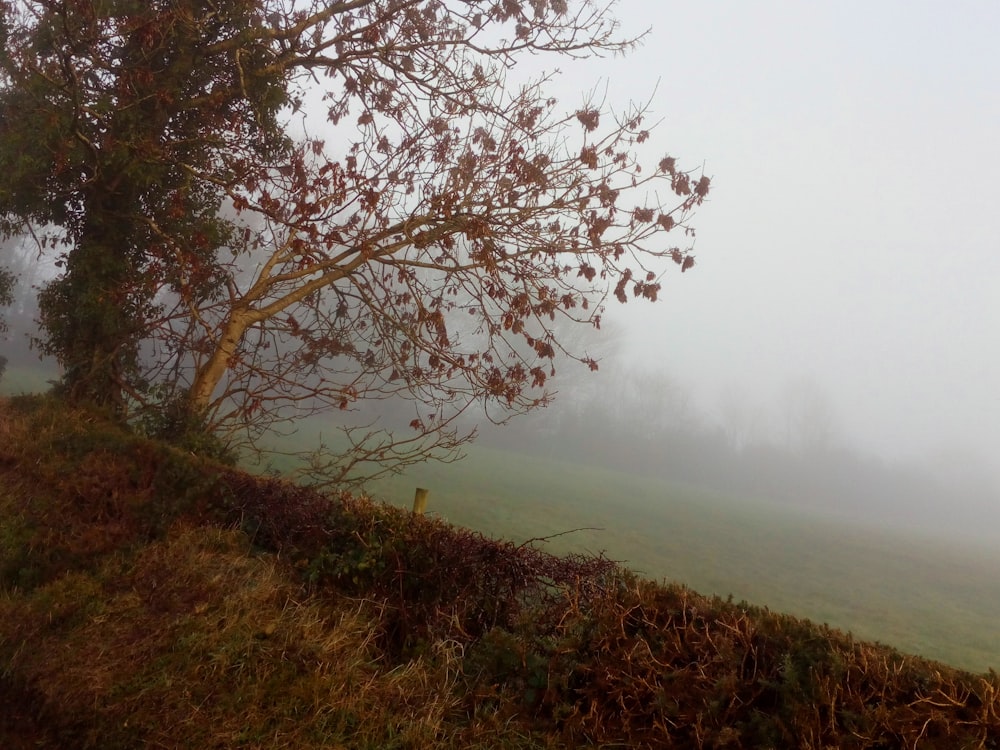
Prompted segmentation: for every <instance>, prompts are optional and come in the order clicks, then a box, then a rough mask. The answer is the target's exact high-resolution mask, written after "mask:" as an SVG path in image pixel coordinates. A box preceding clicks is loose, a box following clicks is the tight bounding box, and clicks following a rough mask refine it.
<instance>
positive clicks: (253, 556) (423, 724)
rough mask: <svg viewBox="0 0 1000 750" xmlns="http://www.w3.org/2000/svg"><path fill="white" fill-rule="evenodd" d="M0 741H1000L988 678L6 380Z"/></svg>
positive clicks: (492, 744) (356, 744)
mask: <svg viewBox="0 0 1000 750" xmlns="http://www.w3.org/2000/svg"><path fill="white" fill-rule="evenodd" d="M0 591H2V594H0V665H2V667H0V747H4V748H18V747H47V748H75V747H80V748H82V747H95V748H98V747H99V748H130V747H138V746H151V747H171V748H172V747H217V748H228V747H240V748H250V747H259V748H265V747H266V748H280V747H287V748H310V747H317V748H319V747H327V748H330V747H333V748H337V747H351V748H446V747H453V748H477V747H481V748H487V747H489V748H529V747H549V748H554V747H577V746H581V745H588V744H590V745H597V746H605V747H608V746H617V747H622V746H625V747H650V748H654V747H666V746H671V747H702V748H722V747H728V748H742V747H746V748H750V747H811V748H822V747H845V748H862V747H886V748H888V747H917V748H959V747H969V748H988V747H997V746H1000V697H998V690H1000V678H998V677H997V675H995V674H992V673H991V674H989V675H983V676H975V675H971V674H968V673H964V672H960V671H957V670H953V669H950V668H948V667H945V666H943V665H940V664H935V663H933V662H928V661H925V660H922V659H917V658H912V657H907V656H905V655H902V654H899V653H897V652H895V651H893V650H890V649H887V648H884V647H881V646H877V645H873V644H869V643H864V642H860V641H857V640H855V639H853V638H851V637H850V636H849V635H846V634H843V633H840V632H837V631H833V630H830V629H827V628H823V627H818V626H815V625H813V624H811V623H809V622H807V621H804V620H799V619H795V618H792V617H788V616H783V615H780V614H776V613H772V612H769V611H767V610H763V609H757V608H752V607H747V606H741V605H738V604H734V603H728V602H723V601H721V600H719V599H711V598H706V597H701V596H699V595H697V594H696V593H694V592H692V591H690V590H689V589H686V588H684V587H680V586H662V585H659V584H655V583H652V582H649V581H645V580H641V579H639V578H637V577H635V576H633V575H631V574H630V573H628V572H627V571H623V570H620V569H618V568H617V567H616V566H615V565H614V564H612V563H610V562H609V561H607V560H605V559H603V558H601V557H569V558H559V557H554V556H552V555H548V554H545V553H544V552H542V551H540V550H538V549H537V548H535V547H532V546H528V545H515V544H512V543H508V542H503V541H496V540H490V539H487V538H484V537H482V536H481V535H478V534H475V533H472V532H469V531H466V530H463V529H459V528H455V527H451V526H448V525H447V524H445V523H443V522H441V521H437V520H433V519H427V518H423V517H414V516H411V515H410V514H408V513H405V512H403V511H400V510H397V509H393V508H389V507H386V506H382V505H377V504H374V503H371V502H369V501H367V500H366V499H364V498H353V497H349V496H346V495H343V496H335V497H323V496H319V495H317V494H315V493H312V492H310V491H308V490H306V489H303V488H301V487H297V486H294V485H291V484H287V483H284V482H280V481H277V480H273V479H260V478H254V477H251V476H248V475H246V474H244V473H242V472H239V471H236V470H234V469H232V468H230V467H225V466H220V465H216V464H212V463H208V462H205V461H202V460H199V459H196V458H194V457H192V456H190V455H187V454H184V453H182V452H179V451H176V450H174V449H172V448H170V447H168V446H165V445H162V444H158V443H154V442H150V441H146V440H143V439H140V438H137V437H135V436H133V435H130V434H128V433H126V432H123V431H122V430H120V429H118V428H116V427H114V426H112V425H109V424H107V423H106V422H104V421H103V420H102V419H101V417H100V416H99V415H95V414H91V413H87V412H81V411H72V410H69V409H66V408H64V407H62V406H60V405H59V404H58V403H55V402H52V401H48V400H43V399H19V400H15V401H12V402H0Z"/></svg>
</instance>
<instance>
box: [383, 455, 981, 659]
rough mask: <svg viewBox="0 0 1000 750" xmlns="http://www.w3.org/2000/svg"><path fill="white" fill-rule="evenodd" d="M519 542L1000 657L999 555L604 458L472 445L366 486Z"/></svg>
mask: <svg viewBox="0 0 1000 750" xmlns="http://www.w3.org/2000/svg"><path fill="white" fill-rule="evenodd" d="M417 486H421V487H427V488H429V489H430V490H431V494H430V499H429V505H428V511H429V512H432V513H437V514H439V515H440V516H442V517H443V518H445V519H447V520H448V521H450V522H452V523H456V524H459V525H462V526H467V527H470V528H473V529H476V530H480V531H483V532H485V533H488V534H491V535H494V536H497V537H504V538H509V539H513V540H515V541H519V540H524V539H529V538H536V537H544V536H548V535H552V534H559V533H561V532H565V531H568V530H571V529H579V528H581V527H596V529H599V530H595V529H593V528H584V529H583V530H581V531H576V532H574V533H572V534H566V535H564V536H559V537H556V538H553V539H552V540H551V541H550V542H549V546H548V549H550V551H553V552H559V553H562V552H574V551H600V550H605V551H606V552H607V554H608V555H609V556H610V557H612V558H614V559H616V560H620V561H621V562H623V563H624V564H625V565H627V566H628V567H630V568H632V569H633V570H636V571H638V572H641V573H642V574H643V575H646V576H649V577H652V578H654V579H660V578H666V579H669V580H671V581H677V582H682V583H684V584H687V585H689V586H691V587H692V588H694V589H695V590H697V591H699V592H701V593H704V594H718V595H720V596H723V597H726V596H729V595H732V596H733V597H734V598H735V599H737V600H746V601H748V602H751V603H753V604H757V605H761V606H768V607H770V608H772V609H774V610H778V611H783V612H789V613H792V614H796V615H799V616H802V617H808V618H810V619H812V620H815V621H817V622H823V623H828V624H829V625H831V626H833V627H836V628H840V629H843V630H848V631H852V632H853V633H854V634H855V635H858V636H859V637H862V638H865V639H872V640H878V641H881V642H884V643H887V644H890V645H892V646H894V647H896V648H899V649H901V650H903V651H907V652H911V653H917V654H920V655H923V656H926V657H928V658H932V659H936V660H940V661H944V662H946V663H950V664H953V665H955V666H959V667H961V668H964V669H969V670H972V671H985V670H987V669H989V668H994V669H995V668H998V667H1000V642H998V641H997V639H996V637H995V633H996V623H997V622H998V621H1000V575H997V574H998V572H1000V554H997V553H995V552H992V551H991V550H988V549H986V548H984V547H977V546H974V545H972V544H971V543H962V542H961V541H958V540H956V541H954V542H948V541H946V540H934V539H930V538H928V537H923V536H918V535H916V534H908V533H905V532H902V531H888V530H878V529H870V528H865V527H862V526H858V525H850V524H848V523H845V522H842V521H835V520H831V519H830V518H823V517H820V516H818V515H817V514H816V513H810V512H807V511H799V512H797V511H795V510H794V509H793V510H790V509H789V508H788V507H787V506H778V505H775V504H769V503H767V502H763V501H759V500H753V501H750V500H747V501H738V500H736V499H733V498H727V497H722V496H720V495H717V494H712V493H709V492H704V491H700V490H697V489H693V488H689V487H684V486H679V485H675V484H670V483H669V482H665V481H661V480H657V479H652V478H648V477H642V476H632V475H628V474H623V473H620V472H614V471H609V470H605V469H602V468H599V467H586V466H579V465H575V464H570V463H565V462H559V461H551V460H548V459H541V458H532V457H528V456H523V455H519V454H514V453H508V452H504V451H498V450H491V449H487V448H482V447H476V448H474V449H473V450H472V451H470V455H469V456H468V458H467V459H466V460H464V461H462V462H459V463H456V464H447V465H442V464H436V465H434V464H429V465H425V466H419V467H415V468H413V469H411V470H410V471H408V472H407V473H405V474H403V475H399V476H395V477H392V478H389V479H386V480H382V481H380V482H377V483H374V484H373V485H371V486H370V487H369V492H370V493H371V494H372V495H374V496H377V497H381V498H383V499H385V500H387V501H388V502H391V503H393V504H396V505H400V506H404V507H408V506H409V505H410V504H411V503H412V498H413V491H414V488H415V487H417Z"/></svg>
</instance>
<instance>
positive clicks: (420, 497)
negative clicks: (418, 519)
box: [413, 487, 430, 516]
mask: <svg viewBox="0 0 1000 750" xmlns="http://www.w3.org/2000/svg"><path fill="white" fill-rule="evenodd" d="M429 492H430V490H425V489H424V488H423V487H417V492H416V494H415V495H414V496H413V512H414V513H415V514H416V515H418V516H422V515H423V514H424V511H425V510H427V495H428V493H429Z"/></svg>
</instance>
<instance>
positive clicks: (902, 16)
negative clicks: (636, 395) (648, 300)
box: [557, 0, 1000, 476]
mask: <svg viewBox="0 0 1000 750" xmlns="http://www.w3.org/2000/svg"><path fill="white" fill-rule="evenodd" d="M617 14H618V16H619V17H620V18H621V19H622V21H623V29H624V30H625V31H626V32H628V33H636V32H641V31H642V30H643V29H645V28H646V27H647V26H651V31H650V34H649V36H648V37H647V38H646V40H645V42H644V44H643V46H642V47H641V48H640V49H638V50H636V51H635V52H633V53H632V54H630V55H629V56H628V57H627V58H625V59H624V60H622V59H615V60H597V61H588V62H586V63H582V64H579V65H571V66H565V65H564V66H562V68H563V71H564V73H563V75H562V76H561V78H560V79H559V80H558V82H557V88H558V91H557V94H558V96H559V97H560V100H561V101H563V102H565V103H566V104H567V105H569V106H572V105H574V104H576V103H577V102H582V101H583V99H582V92H584V90H589V89H590V88H592V86H593V84H594V83H597V82H598V80H599V79H600V80H602V81H606V82H609V86H608V91H609V95H608V100H609V103H612V104H616V103H617V104H624V102H625V101H627V100H628V99H630V98H631V99H635V100H645V99H647V98H648V97H649V95H650V94H651V93H652V92H653V90H654V88H655V90H656V94H655V96H654V97H653V100H652V109H653V115H654V119H662V120H663V122H662V124H661V125H660V126H659V128H658V129H657V130H655V131H654V134H653V137H652V138H651V141H652V142H654V143H655V144H656V145H657V147H659V148H661V149H662V150H664V151H668V152H669V153H670V154H672V155H674V156H677V157H678V158H679V159H680V160H681V163H682V165H684V166H686V167H697V166H699V165H701V164H702V163H703V164H704V168H705V172H706V173H707V174H709V175H710V176H712V178H713V192H712V194H711V196H710V200H709V201H708V202H707V203H706V204H705V205H704V206H703V207H702V208H701V209H699V211H698V214H697V215H696V217H695V219H694V222H693V223H694V225H695V226H696V228H697V231H698V236H697V240H696V245H695V250H696V254H697V261H698V265H697V266H696V267H695V269H694V270H693V271H692V272H689V273H686V274H684V275H683V276H681V275H679V274H670V275H668V276H667V278H666V283H665V289H664V294H663V295H662V297H661V300H660V301H659V302H657V303H656V304H654V305H648V304H640V303H639V302H631V303H629V304H628V305H627V306H626V308H625V309H622V308H621V307H620V306H619V305H617V304H610V305H609V317H612V318H616V319H618V320H622V321H626V322H627V323H628V325H629V327H630V337H629V341H630V344H631V348H630V353H631V356H632V357H634V358H636V359H637V360H638V361H641V362H643V363H646V364H656V365H657V366H662V367H663V369H664V370H665V371H666V372H669V373H671V374H673V375H675V376H676V377H677V378H678V379H679V380H680V381H681V382H683V383H685V384H687V385H688V386H690V387H691V388H692V389H693V390H694V391H695V392H696V394H697V399H698V401H699V402H700V403H701V404H702V405H703V406H704V408H705V409H707V410H713V409H714V410H718V406H719V402H720V398H721V394H722V393H723V392H725V391H726V390H727V389H729V390H732V389H733V388H736V389H737V390H739V392H740V393H744V394H745V395H746V398H748V399H749V400H751V401H753V402H755V403H760V404H763V405H764V406H765V407H768V408H770V407H771V406H772V405H773V404H774V403H776V402H777V401H778V400H780V398H781V392H782V390H783V388H785V387H786V384H787V383H789V382H792V381H801V380H803V379H806V380H809V381H812V382H815V383H816V384H817V385H818V386H820V387H821V388H822V389H823V390H824V391H825V392H826V393H828V394H829V397H830V400H831V402H832V404H833V407H834V409H835V411H836V413H837V415H838V417H839V421H840V423H841V427H842V432H843V433H844V434H845V435H846V436H847V437H848V438H849V439H850V440H852V441H853V442H854V443H855V444H856V445H857V446H859V447H861V448H862V449H866V450H873V451H876V452H878V453H880V454H881V455H884V456H887V457H893V458H897V457H899V458H904V457H905V458H914V457H923V458H926V459H927V460H931V461H941V462H945V459H946V457H947V456H951V458H947V461H948V462H951V463H952V465H953V466H955V465H957V464H955V462H956V461H957V462H959V463H961V461H964V460H965V457H966V456H969V457H970V461H972V462H974V461H975V457H976V456H981V457H982V459H983V460H984V461H986V462H987V463H988V464H989V465H990V466H991V467H992V470H993V472H994V474H995V475H996V476H1000V397H998V395H997V393H998V391H997V389H998V385H1000V349H998V339H997V333H998V323H1000V252H998V251H1000V228H998V225H997V208H996V206H995V204H996V201H997V198H998V193H1000V186H998V185H997V175H998V174H1000V53H998V51H997V46H996V30H997V29H998V28H1000V4H997V3H995V2H947V3H945V2H912V1H908V2H884V1H881V0H880V2H878V3H869V2H843V1H838V2H835V3H834V2H827V3H801V2H796V1H793V0H788V1H785V2H780V1H778V2H756V3H744V2H738V1H736V0H731V1H729V2H712V3H674V2H666V3H650V2H643V1H642V0H622V2H621V3H620V4H619V5H618V6H617Z"/></svg>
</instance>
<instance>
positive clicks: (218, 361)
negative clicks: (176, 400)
mask: <svg viewBox="0 0 1000 750" xmlns="http://www.w3.org/2000/svg"><path fill="white" fill-rule="evenodd" d="M257 318H258V316H255V315H254V314H253V313H250V312H247V311H245V310H244V311H237V312H233V313H232V314H231V315H230V316H229V320H228V321H227V322H226V325H225V328H224V330H223V333H222V337H221V338H220V339H219V343H218V344H217V345H216V347H215V351H214V352H213V353H212V356H211V357H210V358H209V360H208V362H206V363H205V364H204V365H202V366H201V367H200V368H199V369H198V371H197V372H196V373H195V377H194V382H193V383H192V384H191V390H190V391H189V392H188V409H189V411H190V413H191V414H193V415H198V416H200V417H203V416H205V415H206V414H207V413H208V412H209V410H210V409H211V408H212V406H213V404H212V397H213V396H214V395H215V391H216V389H217V388H218V386H219V383H220V382H221V381H222V378H223V376H224V375H225V374H226V371H227V370H228V369H229V363H230V361H231V360H232V358H233V357H234V356H235V355H236V350H237V348H238V347H239V344H240V341H241V340H242V339H243V335H244V334H245V333H246V332H247V329H248V328H249V327H250V326H251V325H253V323H255V322H256V320H257Z"/></svg>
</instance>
